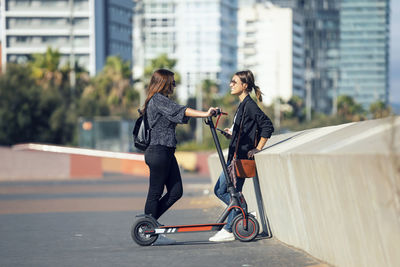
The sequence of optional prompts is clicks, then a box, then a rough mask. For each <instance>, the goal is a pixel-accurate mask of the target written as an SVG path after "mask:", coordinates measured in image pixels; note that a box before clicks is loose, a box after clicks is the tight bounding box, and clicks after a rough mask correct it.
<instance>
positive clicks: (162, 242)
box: [151, 235, 176, 246]
mask: <svg viewBox="0 0 400 267" xmlns="http://www.w3.org/2000/svg"><path fill="white" fill-rule="evenodd" d="M175 243H176V241H175V240H173V239H171V238H168V237H166V236H165V235H158V238H157V240H156V241H155V242H154V243H153V244H151V245H152V246H160V245H172V244H175Z"/></svg>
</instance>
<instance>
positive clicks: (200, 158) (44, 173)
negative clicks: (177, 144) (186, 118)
mask: <svg viewBox="0 0 400 267" xmlns="http://www.w3.org/2000/svg"><path fill="white" fill-rule="evenodd" d="M175 155H176V158H177V161H178V164H179V165H180V167H181V168H182V169H183V170H185V171H191V172H197V173H199V174H202V175H204V176H208V175H209V172H208V165H207V160H206V159H207V158H208V156H209V155H210V153H208V152H200V153H195V152H176V153H175ZM105 173H115V174H126V175H134V176H144V177H148V176H149V168H148V167H147V165H146V163H145V162H144V155H143V154H135V153H117V152H109V151H100V150H94V149H83V148H72V147H62V146H52V145H42V144H21V145H15V146H13V147H12V148H10V147H0V180H3V181H4V180H43V179H44V180H46V179H79V178H102V177H103V176H104V174H105Z"/></svg>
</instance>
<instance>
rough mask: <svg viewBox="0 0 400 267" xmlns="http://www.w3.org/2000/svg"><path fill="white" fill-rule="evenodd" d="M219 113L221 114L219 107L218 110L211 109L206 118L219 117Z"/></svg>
mask: <svg viewBox="0 0 400 267" xmlns="http://www.w3.org/2000/svg"><path fill="white" fill-rule="evenodd" d="M219 112H220V109H219V108H218V107H217V108H213V107H211V108H209V109H208V111H207V116H206V117H211V116H215V115H217V114H218V113H219Z"/></svg>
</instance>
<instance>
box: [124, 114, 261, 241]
mask: <svg viewBox="0 0 400 267" xmlns="http://www.w3.org/2000/svg"><path fill="white" fill-rule="evenodd" d="M221 115H227V113H224V112H222V111H221V110H217V112H216V113H214V114H213V116H214V117H217V116H218V119H217V123H216V126H217V125H218V121H219V118H220V117H221ZM205 123H206V124H207V125H208V126H209V127H210V130H211V134H212V137H213V139H214V143H215V146H216V149H217V152H218V156H219V159H220V162H221V165H222V170H223V172H224V174H225V177H226V182H227V188H228V192H229V194H230V196H231V201H230V203H229V205H228V207H226V209H225V210H224V211H223V213H222V214H221V215H220V217H219V219H218V220H217V222H216V223H210V224H191V225H168V226H164V225H161V224H160V223H159V222H158V221H157V220H156V219H154V218H153V217H152V216H149V215H146V214H142V215H138V216H136V218H137V220H136V221H135V223H134V224H133V225H132V229H131V236H132V239H133V241H135V242H136V243H137V244H138V245H140V246H149V245H151V244H153V243H154V242H155V241H156V240H157V238H158V235H160V234H176V233H189V232H206V231H219V230H221V229H222V228H223V227H224V225H225V224H226V223H225V222H224V221H225V219H226V218H227V217H228V215H229V213H230V212H232V210H236V211H239V214H238V215H237V216H236V217H235V218H234V220H233V223H232V232H233V234H234V236H235V237H236V239H238V240H240V241H243V242H249V241H252V240H253V239H254V238H255V237H256V236H257V235H258V232H259V229H260V226H259V224H258V221H257V219H256V218H255V217H254V216H253V215H251V214H249V213H248V211H247V204H246V200H245V199H244V196H243V194H242V193H241V192H238V191H237V190H236V188H235V187H234V186H233V183H232V179H231V177H230V175H229V174H228V169H227V166H226V163H225V159H224V155H223V153H222V149H221V145H220V142H219V139H218V136H217V133H216V131H215V129H216V126H214V122H213V119H212V116H211V117H207V118H206V119H205Z"/></svg>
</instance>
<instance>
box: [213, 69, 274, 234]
mask: <svg viewBox="0 0 400 267" xmlns="http://www.w3.org/2000/svg"><path fill="white" fill-rule="evenodd" d="M229 86H230V88H231V94H232V95H235V96H237V97H238V98H239V101H240V104H239V107H238V108H237V110H236V114H235V117H234V122H233V125H232V127H231V128H226V129H224V131H225V133H224V135H225V136H226V137H227V138H230V139H231V141H230V143H229V152H228V165H229V163H230V162H231V161H232V159H233V156H234V152H235V151H237V155H236V157H237V159H248V158H253V157H254V154H255V153H257V152H259V151H261V149H262V148H263V147H264V145H265V143H266V142H267V141H268V138H270V137H271V134H272V132H273V131H274V127H273V125H272V122H271V120H270V119H269V118H268V116H267V115H265V114H264V112H263V111H262V110H261V109H260V108H259V107H258V106H257V104H256V102H254V101H253V99H252V98H251V97H250V93H251V92H252V91H253V90H254V92H255V94H256V97H257V101H258V102H261V101H262V93H261V90H260V88H259V87H258V86H256V85H255V83H254V76H253V73H252V72H251V71H250V70H245V71H239V72H236V73H235V75H233V77H232V80H231V82H230V85H229ZM242 120H243V122H242V127H241V130H240V124H241V121H242ZM239 130H240V138H239V144H238V147H237V150H236V143H237V139H238V136H239ZM244 181H245V178H237V181H236V185H235V186H236V189H237V191H239V192H241V191H242V188H243V184H244ZM214 193H215V195H216V196H217V197H218V198H219V199H221V200H222V201H223V202H224V203H226V204H227V205H228V204H229V202H230V194H229V193H228V191H227V184H226V179H225V174H224V173H223V172H222V174H221V175H220V177H219V179H218V181H217V183H216V185H215V188H214ZM236 215H237V213H236V212H235V211H234V210H232V211H231V212H230V214H229V216H228V219H227V224H226V225H225V226H224V228H222V230H220V231H219V232H217V233H216V234H215V235H214V236H212V237H210V239H209V240H210V241H213V242H222V241H233V240H235V237H234V235H233V233H232V222H233V219H234V218H235V216H236Z"/></svg>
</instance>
